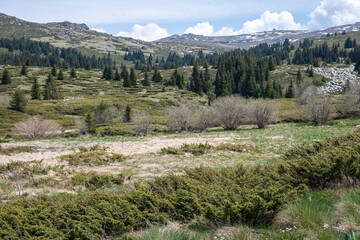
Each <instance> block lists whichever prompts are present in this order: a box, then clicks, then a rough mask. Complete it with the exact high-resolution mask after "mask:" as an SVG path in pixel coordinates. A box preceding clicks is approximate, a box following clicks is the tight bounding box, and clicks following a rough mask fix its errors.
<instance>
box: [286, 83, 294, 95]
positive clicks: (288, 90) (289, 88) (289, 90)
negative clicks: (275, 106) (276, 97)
mask: <svg viewBox="0 0 360 240" xmlns="http://www.w3.org/2000/svg"><path fill="white" fill-rule="evenodd" d="M285 97H286V98H293V97H294V83H293V81H291V82H290V85H289V87H288V89H287V91H286V93H285Z"/></svg>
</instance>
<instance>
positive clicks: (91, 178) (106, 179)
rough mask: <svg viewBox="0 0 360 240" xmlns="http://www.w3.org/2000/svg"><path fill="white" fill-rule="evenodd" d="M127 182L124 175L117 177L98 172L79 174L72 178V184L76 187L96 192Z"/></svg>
mask: <svg viewBox="0 0 360 240" xmlns="http://www.w3.org/2000/svg"><path fill="white" fill-rule="evenodd" d="M124 180H125V177H124V175H122V174H119V175H117V176H114V175H111V174H101V173H96V172H89V173H85V172H78V173H76V174H74V175H73V176H72V177H71V183H72V184H73V185H74V186H76V185H84V186H85V187H86V188H89V189H91V190H96V189H99V188H102V187H106V186H111V185H121V184H122V183H123V182H124Z"/></svg>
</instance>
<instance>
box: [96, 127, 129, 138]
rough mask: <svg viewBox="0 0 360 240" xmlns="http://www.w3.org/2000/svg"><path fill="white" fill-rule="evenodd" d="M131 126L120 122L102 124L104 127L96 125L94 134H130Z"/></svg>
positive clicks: (102, 135)
mask: <svg viewBox="0 0 360 240" xmlns="http://www.w3.org/2000/svg"><path fill="white" fill-rule="evenodd" d="M131 129H132V127H131V126H129V125H128V124H120V125H113V126H104V127H97V128H96V129H95V134H96V135H97V136H101V137H104V136H119V135H125V136H128V135H132V134H133V131H132V130H131Z"/></svg>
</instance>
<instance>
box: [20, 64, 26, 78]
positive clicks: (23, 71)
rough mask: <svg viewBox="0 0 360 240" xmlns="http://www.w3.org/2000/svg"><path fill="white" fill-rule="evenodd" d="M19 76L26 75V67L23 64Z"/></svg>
mask: <svg viewBox="0 0 360 240" xmlns="http://www.w3.org/2000/svg"><path fill="white" fill-rule="evenodd" d="M20 74H21V75H23V76H25V75H26V74H27V67H26V65H25V64H23V65H22V66H21V71H20Z"/></svg>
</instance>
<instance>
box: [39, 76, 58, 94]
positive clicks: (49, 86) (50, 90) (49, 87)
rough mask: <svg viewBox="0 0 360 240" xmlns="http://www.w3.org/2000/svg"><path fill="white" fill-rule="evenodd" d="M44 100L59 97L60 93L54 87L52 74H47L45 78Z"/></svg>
mask: <svg viewBox="0 0 360 240" xmlns="http://www.w3.org/2000/svg"><path fill="white" fill-rule="evenodd" d="M43 95H44V100H51V99H58V98H60V93H59V91H58V90H57V88H56V85H55V82H54V79H53V78H52V75H51V74H49V75H48V78H47V79H46V84H45V90H44V94H43Z"/></svg>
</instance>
